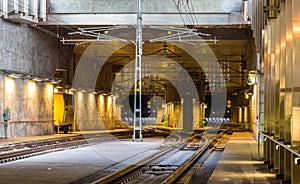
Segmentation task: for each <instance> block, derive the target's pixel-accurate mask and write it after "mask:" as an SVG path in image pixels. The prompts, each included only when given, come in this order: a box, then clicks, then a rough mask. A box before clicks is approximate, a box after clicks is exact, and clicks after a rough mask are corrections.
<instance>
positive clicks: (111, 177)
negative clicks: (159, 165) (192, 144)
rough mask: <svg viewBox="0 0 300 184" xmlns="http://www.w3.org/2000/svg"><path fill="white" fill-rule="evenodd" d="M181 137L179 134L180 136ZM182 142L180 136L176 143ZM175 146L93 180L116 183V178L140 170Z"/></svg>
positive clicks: (98, 183) (102, 183) (102, 182)
mask: <svg viewBox="0 0 300 184" xmlns="http://www.w3.org/2000/svg"><path fill="white" fill-rule="evenodd" d="M178 137H179V136H178ZM181 142H182V138H181V137H179V138H178V140H177V142H176V143H175V145H179V144H180V143H181ZM174 148H175V146H174V145H172V146H168V147H166V148H164V149H163V150H161V151H160V152H159V153H154V154H151V155H150V156H148V157H146V158H144V159H143V160H141V161H139V162H137V163H135V164H133V165H130V166H128V167H125V168H123V169H121V170H119V171H116V172H114V173H112V174H110V175H108V176H106V177H103V178H100V179H98V180H96V181H94V182H92V184H107V183H114V181H115V180H118V179H119V178H121V177H125V176H127V175H129V174H130V173H132V172H134V171H136V170H138V169H141V168H143V167H145V165H146V164H148V163H150V162H151V161H153V160H155V159H157V158H159V157H161V156H162V155H164V154H165V153H168V152H170V151H172V150H174Z"/></svg>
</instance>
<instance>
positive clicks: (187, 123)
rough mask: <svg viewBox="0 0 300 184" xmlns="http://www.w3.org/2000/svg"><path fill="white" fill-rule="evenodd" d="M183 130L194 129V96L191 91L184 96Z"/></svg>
mask: <svg viewBox="0 0 300 184" xmlns="http://www.w3.org/2000/svg"><path fill="white" fill-rule="evenodd" d="M183 130H185V131H192V130H193V98H192V96H191V95H190V94H189V93H186V95H185V96H184V97H183Z"/></svg>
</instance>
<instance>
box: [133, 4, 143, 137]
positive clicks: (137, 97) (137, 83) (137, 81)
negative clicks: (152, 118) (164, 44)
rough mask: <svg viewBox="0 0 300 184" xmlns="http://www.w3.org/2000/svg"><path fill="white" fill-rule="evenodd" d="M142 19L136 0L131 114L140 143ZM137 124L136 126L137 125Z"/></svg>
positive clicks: (134, 135)
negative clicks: (132, 104) (132, 108)
mask: <svg viewBox="0 0 300 184" xmlns="http://www.w3.org/2000/svg"><path fill="white" fill-rule="evenodd" d="M142 21H143V19H142V8H141V0H137V25H136V43H135V44H136V45H135V47H136V51H135V52H136V54H135V72H134V114H133V136H132V140H133V141H135V140H136V132H135V131H139V140H140V141H142V140H143V138H142V52H143V40H142V39H143V37H142V36H143V35H142V34H143V33H142V31H143V30H142V29H143V22H142ZM137 124H138V125H137Z"/></svg>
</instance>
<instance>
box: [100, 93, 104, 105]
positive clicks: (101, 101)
mask: <svg viewBox="0 0 300 184" xmlns="http://www.w3.org/2000/svg"><path fill="white" fill-rule="evenodd" d="M99 103H100V105H103V103H104V96H103V95H99Z"/></svg>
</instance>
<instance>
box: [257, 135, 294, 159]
mask: <svg viewBox="0 0 300 184" xmlns="http://www.w3.org/2000/svg"><path fill="white" fill-rule="evenodd" d="M260 135H262V136H263V137H266V138H268V139H270V140H271V141H273V142H275V143H276V144H278V145H279V146H281V147H283V148H284V149H286V150H288V151H289V152H291V153H293V154H294V155H297V156H298V157H300V153H298V152H296V151H295V150H293V149H291V148H289V147H287V145H285V144H283V143H281V142H279V141H277V140H275V139H274V138H273V137H271V136H269V135H267V134H265V133H263V132H258V143H259V139H260ZM258 159H259V160H260V145H259V144H258Z"/></svg>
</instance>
